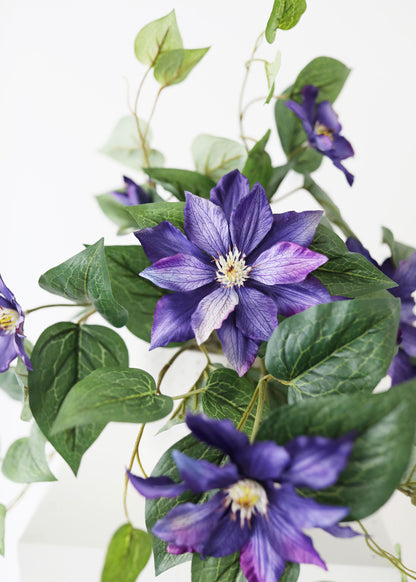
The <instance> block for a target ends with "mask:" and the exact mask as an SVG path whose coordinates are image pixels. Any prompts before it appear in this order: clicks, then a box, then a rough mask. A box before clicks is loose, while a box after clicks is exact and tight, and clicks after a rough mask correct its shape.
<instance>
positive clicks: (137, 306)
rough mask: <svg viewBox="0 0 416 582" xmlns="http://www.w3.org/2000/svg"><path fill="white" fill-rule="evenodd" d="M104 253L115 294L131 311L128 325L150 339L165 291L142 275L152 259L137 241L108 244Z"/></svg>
mask: <svg viewBox="0 0 416 582" xmlns="http://www.w3.org/2000/svg"><path fill="white" fill-rule="evenodd" d="M105 255H106V260H107V267H108V272H109V274H110V279H111V287H112V289H113V293H114V297H115V298H116V300H117V301H118V302H119V303H120V305H122V306H123V307H124V308H125V309H127V311H128V314H129V318H128V320H127V324H126V326H127V329H129V330H130V331H131V332H132V333H133V334H134V335H135V336H137V337H139V338H140V339H142V340H144V341H146V342H150V332H151V329H152V325H153V314H154V311H155V307H156V303H157V302H158V301H159V299H160V298H161V297H162V296H163V295H164V291H163V289H160V288H159V287H156V285H153V283H151V282H150V281H148V280H147V279H144V278H143V277H140V276H139V273H141V271H143V270H144V269H145V268H146V267H148V266H149V265H150V261H149V260H148V259H147V257H146V255H145V253H144V250H143V248H142V247H140V246H139V245H138V244H137V245H131V246H121V245H120V246H111V247H105Z"/></svg>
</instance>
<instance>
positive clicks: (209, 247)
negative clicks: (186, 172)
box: [184, 192, 230, 256]
mask: <svg viewBox="0 0 416 582" xmlns="http://www.w3.org/2000/svg"><path fill="white" fill-rule="evenodd" d="M185 195H186V203H185V208H184V216H185V234H186V236H187V237H188V238H189V240H190V241H192V242H193V243H194V244H196V245H197V246H198V247H199V248H200V249H202V250H203V251H205V252H206V253H208V254H209V255H212V256H218V254H220V255H226V254H227V253H228V251H229V249H230V235H229V229H228V223H227V220H226V218H225V214H224V211H223V209H222V208H220V207H219V206H217V205H216V204H214V203H213V202H211V201H210V200H206V199H205V198H200V197H199V196H194V194H190V193H189V192H185Z"/></svg>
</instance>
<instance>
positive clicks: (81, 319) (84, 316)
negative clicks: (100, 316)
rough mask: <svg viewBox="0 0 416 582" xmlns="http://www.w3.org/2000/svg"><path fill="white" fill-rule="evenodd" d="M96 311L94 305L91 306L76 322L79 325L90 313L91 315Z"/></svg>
mask: <svg viewBox="0 0 416 582" xmlns="http://www.w3.org/2000/svg"><path fill="white" fill-rule="evenodd" d="M95 312H96V309H95V307H92V308H91V309H90V310H89V311H87V313H86V314H85V315H83V316H82V317H81V318H80V319H79V320H78V321H77V324H78V325H81V324H82V323H85V322H86V321H87V320H88V319H89V318H90V317H91V315H93V314H94V313H95Z"/></svg>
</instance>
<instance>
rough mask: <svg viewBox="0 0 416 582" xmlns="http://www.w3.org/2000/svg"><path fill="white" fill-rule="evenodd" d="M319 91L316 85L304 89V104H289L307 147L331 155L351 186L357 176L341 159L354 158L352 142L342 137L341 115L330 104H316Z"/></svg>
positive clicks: (327, 102) (323, 102)
mask: <svg viewBox="0 0 416 582" xmlns="http://www.w3.org/2000/svg"><path fill="white" fill-rule="evenodd" d="M318 93H319V90H318V88H317V87H315V86H314V85H305V86H304V87H303V89H302V104H301V105H300V104H299V103H296V101H287V102H286V107H288V108H289V109H290V110H291V111H293V113H294V114H295V115H296V117H298V118H299V119H300V120H301V122H302V125H303V129H304V131H305V133H306V135H307V138H308V144H309V146H310V147H312V148H314V149H315V150H317V151H318V152H320V153H321V154H323V155H324V156H328V158H329V159H330V160H332V162H333V163H334V166H336V167H337V168H339V169H340V170H341V171H342V172H344V174H345V177H346V178H347V181H348V184H349V185H350V186H352V183H353V181H354V176H353V175H352V174H350V172H348V170H347V169H346V168H344V166H343V165H342V164H341V161H342V160H345V159H346V158H350V157H351V156H353V155H354V150H353V149H352V146H351V144H350V142H349V141H347V140H346V139H345V137H342V135H340V131H341V129H342V126H341V124H340V123H339V121H338V116H337V114H336V113H335V111H334V110H333V109H332V106H331V103H330V102H329V101H321V103H318V104H316V99H317V97H318Z"/></svg>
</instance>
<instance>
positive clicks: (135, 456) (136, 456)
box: [123, 423, 147, 523]
mask: <svg viewBox="0 0 416 582" xmlns="http://www.w3.org/2000/svg"><path fill="white" fill-rule="evenodd" d="M145 426H146V423H144V424H142V426H141V427H140V430H139V434H138V435H137V438H136V442H135V443H134V449H133V453H132V455H131V459H130V464H129V471H131V470H132V468H133V464H134V459H137V462H138V464H139V467H140V470H141V472H142V473H143V476H144V477H145V478H146V479H147V473H146V471H145V470H144V468H143V465H142V462H141V460H140V455H139V446H140V441H141V440H142V436H143V432H144V428H145ZM128 484H129V478H128V476H127V474H126V476H125V481H124V495H123V507H124V515H125V516H126V519H127V521H128V522H129V523H131V520H130V517H129V512H128V509H127V488H128Z"/></svg>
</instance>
